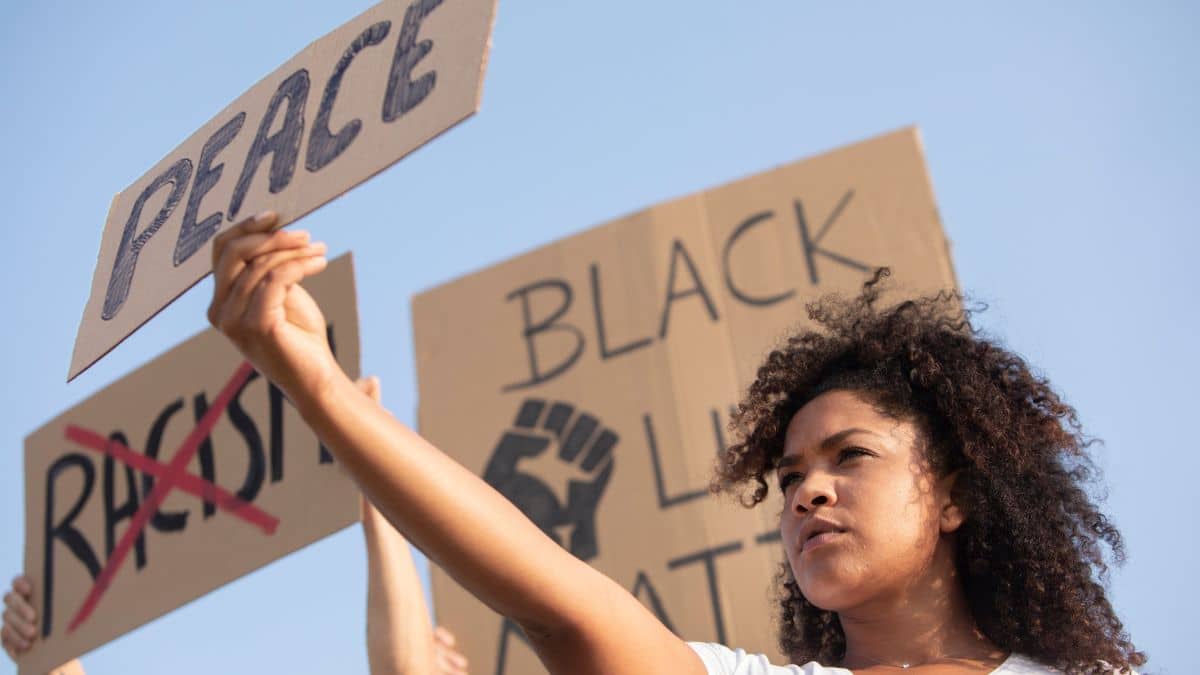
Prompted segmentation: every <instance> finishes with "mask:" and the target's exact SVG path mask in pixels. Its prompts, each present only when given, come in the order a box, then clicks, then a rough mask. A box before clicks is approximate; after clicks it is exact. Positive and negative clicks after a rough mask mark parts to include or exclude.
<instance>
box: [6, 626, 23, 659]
mask: <svg viewBox="0 0 1200 675" xmlns="http://www.w3.org/2000/svg"><path fill="white" fill-rule="evenodd" d="M0 632H2V633H3V635H4V644H5V647H6V648H8V647H11V648H12V651H13V652H15V653H16V655H20V654H21V652H24V651H25V650H26V649H29V644H30V643H29V640H26V639H25V638H23V637H21V636H20V635H18V634H17V632H16V631H15V630H13V627H12V626H9V625H5V626H4V628H3V630H2V631H0Z"/></svg>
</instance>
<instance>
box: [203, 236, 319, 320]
mask: <svg viewBox="0 0 1200 675" xmlns="http://www.w3.org/2000/svg"><path fill="white" fill-rule="evenodd" d="M324 254H325V244H322V243H316V244H308V245H306V246H304V247H302V248H289V249H282V250H275V251H271V252H270V253H263V254H260V255H258V256H256V257H254V258H253V259H251V260H250V262H249V263H245V264H244V265H243V268H242V272H241V273H240V274H238V277H237V280H236V282H235V283H234V284H233V287H232V288H230V289H229V292H228V295H227V296H226V298H225V299H224V301H223V302H222V308H221V310H220V315H219V317H218V319H219V321H220V323H219V324H218V325H220V326H222V327H223V326H226V325H228V324H229V322H231V321H232V322H235V323H236V322H237V321H238V320H239V319H241V317H242V315H243V314H245V313H246V307H248V306H249V304H250V296H251V295H253V293H254V290H255V289H256V288H257V287H258V285H259V283H261V282H262V280H263V279H264V278H266V276H267V275H268V274H271V272H272V270H274V269H276V268H277V267H279V266H280V265H282V264H284V263H286V262H288V261H291V260H296V259H299V258H307V257H312V256H319V255H324Z"/></svg>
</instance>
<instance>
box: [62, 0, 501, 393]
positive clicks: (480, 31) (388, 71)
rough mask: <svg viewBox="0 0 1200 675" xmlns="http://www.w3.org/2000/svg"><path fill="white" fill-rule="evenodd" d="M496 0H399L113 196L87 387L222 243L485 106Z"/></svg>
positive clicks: (364, 17)
mask: <svg viewBox="0 0 1200 675" xmlns="http://www.w3.org/2000/svg"><path fill="white" fill-rule="evenodd" d="M495 1H496V0H385V1H384V2H381V3H380V4H378V5H376V6H375V7H373V8H371V9H369V10H367V11H366V12H364V13H362V14H361V15H359V16H358V17H356V18H355V19H353V20H352V21H350V22H349V23H347V24H345V25H344V26H342V27H340V28H338V29H337V30H335V31H333V32H332V33H330V34H329V35H326V36H325V37H323V38H321V39H320V40H318V41H316V42H314V43H312V44H311V45H309V46H308V47H307V48H306V49H305V50H304V51H302V52H300V53H299V54H297V55H296V56H295V57H294V58H292V60H291V61H288V62H287V63H285V64H284V65H283V66H281V67H280V68H279V69H278V70H276V71H275V72H274V73H271V74H270V75H268V76H267V77H265V78H263V80H262V81H261V82H259V83H258V84H256V85H255V86H254V87H253V88H251V89H250V90H249V91H247V92H246V93H245V94H243V95H242V96H241V97H240V98H238V99H237V100H236V101H234V102H233V103H232V104H230V105H229V107H227V108H225V110H223V111H221V113H220V114H218V115H217V116H216V117H214V118H213V119H212V120H211V121H210V122H209V123H208V124H206V125H204V127H202V128H201V129H200V130H199V131H197V132H196V133H194V134H192V137H191V138H189V139H188V140H187V141H185V142H184V143H183V145H180V146H179V147H178V148H176V149H175V150H174V151H173V152H171V154H169V155H167V156H166V157H165V158H163V160H162V161H161V162H159V163H158V165H156V166H155V167H154V168H152V169H150V171H148V172H147V173H146V175H145V176H142V177H141V178H139V179H138V180H137V181H135V182H134V183H133V184H132V185H130V186H129V187H128V188H126V189H125V190H124V191H122V192H121V193H120V194H118V195H117V196H116V197H114V198H113V201H112V206H111V207H110V208H109V212H108V218H107V220H106V221H105V224H104V237H103V239H102V240H101V242H100V254H99V257H98V258H97V260H96V271H95V274H94V275H93V277H92V290H91V295H90V296H89V297H88V303H87V306H86V307H85V308H84V311H83V318H82V319H81V320H80V323H79V332H78V334H77V335H76V337H75V349H74V353H73V355H72V357H71V368H70V371H69V372H68V375H67V379H68V380H70V379H73V378H74V377H75V376H76V375H78V374H79V373H81V372H83V371H84V370H85V369H87V368H88V367H89V366H91V365H92V364H93V363H95V362H96V361H97V360H99V359H100V358H101V357H102V356H104V355H105V354H107V353H108V352H109V350H111V349H112V348H113V347H115V346H116V345H117V344H119V343H120V342H121V341H122V340H124V339H125V338H126V337H128V336H129V335H130V334H131V333H133V332H134V331H135V330H137V329H138V328H139V327H140V326H141V325H142V324H143V323H145V322H146V321H148V320H149V319H150V318H151V317H153V316H154V315H155V314H157V313H158V312H159V311H160V310H162V308H164V307H166V306H167V305H168V304H170V303H171V302H172V301H173V300H174V299H175V298H177V297H179V295H181V294H182V293H183V292H184V291H186V290H187V289H188V288H190V287H191V286H192V285H193V284H195V283H196V282H197V281H199V280H200V279H202V278H203V277H204V276H206V275H207V274H208V273H209V272H210V271H211V265H212V261H211V260H210V259H209V246H210V241H211V239H212V237H213V236H214V235H215V234H217V233H218V232H219V231H221V230H222V229H223V228H225V227H227V226H229V225H230V224H232V223H234V222H237V221H240V220H243V219H245V218H247V217H249V216H253V215H254V214H255V213H258V212H260V211H263V210H266V209H271V210H274V211H276V212H277V213H279V216H280V219H281V221H282V222H283V223H285V224H286V223H288V222H292V221H294V220H296V219H298V218H300V217H302V216H304V215H305V214H307V213H309V212H310V211H312V210H313V209H316V208H317V207H318V206H321V205H322V204H325V203H326V202H328V201H330V200H332V199H333V198H335V197H337V196H338V195H340V194H342V193H343V192H345V191H347V190H349V189H350V188H352V187H354V186H355V185H358V184H359V183H361V182H363V181H365V180H366V179H368V178H370V177H371V176H373V175H375V174H376V173H378V172H379V171H382V170H383V169H385V168H387V167H388V166H390V165H391V164H393V163H394V162H396V161H397V160H399V159H400V158H402V157H404V156H405V155H407V154H409V153H410V152H412V151H413V150H416V149H417V148H418V147H420V146H421V145H423V144H425V143H427V142H428V141H430V140H432V139H433V138H434V137H435V136H437V135H438V134H440V133H442V132H443V131H446V130H447V129H449V128H450V127H452V126H454V125H455V124H457V123H459V122H461V121H462V120H464V119H466V118H467V117H469V116H471V115H472V114H473V113H474V112H475V111H476V110H477V109H478V107H479V99H480V95H481V92H482V85H483V71H484V64H485V61H486V56H487V50H488V44H489V36H490V34H491V27H492V19H493V16H494V14H495Z"/></svg>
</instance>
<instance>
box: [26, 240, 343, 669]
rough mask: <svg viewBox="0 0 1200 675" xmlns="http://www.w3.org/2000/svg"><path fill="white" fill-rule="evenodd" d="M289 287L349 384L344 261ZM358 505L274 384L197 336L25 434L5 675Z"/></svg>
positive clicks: (284, 549) (164, 603)
mask: <svg viewBox="0 0 1200 675" xmlns="http://www.w3.org/2000/svg"><path fill="white" fill-rule="evenodd" d="M304 286H305V288H307V289H308V290H309V292H310V293H311V294H312V295H313V297H314V298H315V299H316V300H317V302H319V303H320V305H321V307H322V308H323V309H324V312H325V316H326V319H327V321H328V327H327V334H328V336H329V339H330V342H331V344H332V346H333V347H334V351H335V353H336V355H337V359H338V362H339V363H340V364H341V366H342V368H344V369H345V370H346V372H347V373H349V374H350V375H351V376H352V377H357V376H358V371H359V342H358V313H357V309H356V302H355V291H354V268H353V263H352V260H351V257H350V255H349V254H347V255H344V256H342V257H340V258H338V259H337V260H334V261H332V262H330V264H329V267H328V268H327V269H326V270H325V271H324V272H322V273H321V274H319V275H318V276H316V277H314V278H312V279H309V280H307V281H306V282H305V283H304ZM358 504H359V501H358V490H357V488H356V487H355V485H354V484H353V482H351V481H350V479H349V478H348V477H347V476H346V475H345V474H344V473H343V472H342V470H341V469H340V468H339V467H338V465H337V464H335V463H334V461H333V457H332V455H330V454H329V452H328V451H327V450H326V449H325V448H324V447H323V446H322V445H321V443H320V441H319V440H318V439H317V437H316V436H315V434H313V432H312V431H311V430H310V429H309V428H308V426H307V425H305V424H304V421H303V420H302V419H301V418H300V415H299V413H298V412H296V410H295V409H294V408H293V407H292V405H291V404H290V403H289V402H288V401H287V400H286V399H285V397H284V395H283V393H282V392H281V391H280V390H279V389H278V388H277V387H275V386H274V385H273V384H270V383H269V382H267V380H266V379H265V378H263V377H261V376H259V374H258V373H257V372H255V371H254V370H253V368H251V367H250V365H249V364H248V363H246V362H245V361H244V360H243V359H242V357H241V356H240V355H239V354H238V352H237V350H236V349H235V348H234V347H233V345H232V344H231V343H230V342H229V340H228V339H226V338H225V337H224V336H223V335H221V334H220V333H218V332H216V331H215V330H212V329H210V330H206V331H204V332H203V333H200V334H199V335H196V336H195V337H193V338H191V339H189V340H187V341H186V342H184V343H182V344H180V345H179V346H177V347H175V348H174V349H172V350H171V351H169V352H167V353H165V354H163V355H161V356H159V357H158V358H156V359H154V360H153V361H151V362H149V363H147V364H146V365H144V366H142V367H141V368H139V369H137V370H135V371H134V372H132V373H130V374H129V375H128V376H126V377H124V378H122V379H121V380H119V381H117V382H114V383H113V384H112V385H110V386H108V387H107V388H105V389H104V390H102V391H100V392H99V393H97V394H95V395H94V396H92V397H91V398H89V399H87V400H86V401H84V402H82V403H80V404H79V405H77V406H75V407H73V408H71V409H70V410H68V411H67V412H65V413H63V414H62V415H60V416H58V417H57V418H55V419H54V420H52V421H51V422H49V423H48V424H46V425H45V426H43V427H41V428H40V429H38V430H37V431H35V432H33V433H32V434H30V435H29V437H28V438H27V439H26V440H25V573H26V574H27V575H28V576H29V577H30V578H31V579H32V581H33V585H34V598H33V604H34V606H35V607H36V608H37V610H38V613H39V616H38V621H39V625H38V629H39V636H38V639H37V641H36V642H35V644H34V647H33V649H32V650H30V651H29V652H28V653H27V654H26V655H25V656H24V657H22V658H21V659H20V661H19V667H20V672H21V673H22V674H27V673H37V674H39V675H41V674H42V673H45V672H46V671H48V670H49V669H50V668H52V667H54V666H57V665H59V664H61V663H63V662H66V661H68V660H69V659H71V658H72V657H75V656H78V655H79V654H82V653H84V652H86V651H88V650H90V649H93V648H95V647H96V646H98V645H101V644H103V643H105V642H107V641H109V640H112V639H113V638H115V637H117V636H119V635H122V634H124V633H126V632H128V631H130V630H132V629H134V628H136V627H138V626H140V625H142V624H144V623H146V622H147V621H150V620H151V619H154V618H155V617H158V616H160V615H162V614H164V613H166V612H168V611H170V610H172V609H174V608H176V607H178V606H180V605H182V604H184V603H186V602H188V601H190V600H192V599H194V598H197V597H199V596H201V595H203V594H205V593H207V592H209V591H211V590H213V589H215V588H217V587H219V586H221V585H223V584H226V583H228V582H230V581H232V580H234V579H237V578H238V577H240V576H243V575H245V574H247V573H249V572H251V571H253V570H255V569H257V568H259V567H262V566H263V565H265V564H267V563H269V562H271V561H272V560H275V559H277V558H280V557H282V556H284V555H287V554H288V553H290V552H292V551H295V550H296V549H298V548H301V547H302V546H305V545H307V544H309V543H312V542H314V541H316V540H318V539H320V538H322V537H324V536H326V535H329V534H332V533H333V532H336V531H337V530H340V529H342V528H344V527H346V526H347V525H350V524H352V523H354V522H356V521H357V520H358V509H359V506H358ZM262 611H263V612H264V618H266V617H267V616H269V614H270V610H269V609H268V608H263V609H262Z"/></svg>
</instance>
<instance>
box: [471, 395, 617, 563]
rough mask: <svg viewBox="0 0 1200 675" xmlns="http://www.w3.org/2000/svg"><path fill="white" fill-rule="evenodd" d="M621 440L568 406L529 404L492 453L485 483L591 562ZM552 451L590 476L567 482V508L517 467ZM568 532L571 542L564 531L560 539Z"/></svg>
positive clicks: (545, 486) (540, 482)
mask: <svg viewBox="0 0 1200 675" xmlns="http://www.w3.org/2000/svg"><path fill="white" fill-rule="evenodd" d="M617 440H618V438H617V435H616V434H615V433H613V432H612V431H611V430H609V429H604V428H602V427H601V425H600V423H599V421H598V420H597V419H596V418H595V417H592V416H591V415H588V414H587V413H583V412H580V413H576V411H575V407H574V406H573V405H571V404H569V403H561V402H556V403H551V404H547V402H546V401H543V400H540V399H527V400H525V402H523V403H522V404H521V409H520V410H519V411H518V412H517V419H516V421H515V422H514V423H513V426H512V428H510V429H508V430H507V431H505V432H504V435H502V436H501V437H500V441H499V442H498V443H497V444H496V448H495V450H493V451H492V457H491V459H490V460H488V464H487V469H486V470H485V471H484V474H483V479H484V480H485V481H487V482H488V484H489V485H491V486H492V487H494V488H496V490H498V491H499V492H500V493H501V494H503V495H504V496H505V497H507V498H508V499H509V500H510V501H511V502H512V503H513V504H516V506H517V508H519V509H521V512H522V513H524V514H525V515H526V516H527V517H528V518H529V519H530V520H532V521H533V522H534V523H536V524H537V526H538V527H540V528H541V529H542V531H543V532H545V533H546V534H547V535H548V536H549V537H550V538H552V539H554V540H555V541H557V542H558V543H559V545H561V546H564V547H565V548H566V549H567V550H569V551H570V552H571V553H573V554H574V555H575V556H576V557H577V558H579V559H581V560H590V559H592V558H594V557H596V555H597V554H598V553H599V547H598V544H597V541H596V507H597V506H598V505H599V503H600V497H601V496H602V495H603V494H604V489H605V488H606V487H607V486H608V480H609V478H611V477H612V472H613V464H614V461H615V460H614V459H613V456H612V449H613V446H615V445H616V444H617ZM551 447H557V449H558V453H557V454H558V459H559V460H560V461H562V462H564V463H567V464H574V465H576V466H577V468H578V471H579V472H581V473H582V474H583V475H585V476H587V479H586V480H579V479H569V480H568V481H567V489H566V495H567V497H566V504H563V503H562V500H561V499H560V498H559V497H558V496H557V495H556V494H555V492H554V490H553V489H552V488H551V487H550V485H548V484H547V483H546V482H545V481H544V480H543V479H542V478H539V477H537V476H534V475H531V474H530V473H527V472H525V471H522V470H521V469H520V468H519V467H518V465H519V464H520V463H521V462H522V460H527V459H533V458H535V457H539V456H541V455H542V454H543V453H545V452H546V451H547V450H548V449H549V448H551ZM564 526H565V527H564ZM564 530H566V531H569V532H570V535H569V537H568V536H565V532H563V534H561V535H560V531H564ZM564 538H565V539H567V541H564Z"/></svg>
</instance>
